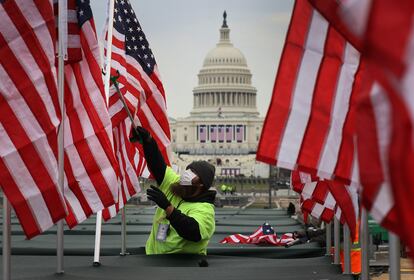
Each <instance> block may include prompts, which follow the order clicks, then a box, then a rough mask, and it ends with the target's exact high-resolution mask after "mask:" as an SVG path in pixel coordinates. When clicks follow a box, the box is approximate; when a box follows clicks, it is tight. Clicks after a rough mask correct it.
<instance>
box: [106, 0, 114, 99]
mask: <svg viewBox="0 0 414 280" xmlns="http://www.w3.org/2000/svg"><path fill="white" fill-rule="evenodd" d="M114 7H115V0H109V1H108V37H107V39H106V40H107V41H106V42H107V43H106V57H105V73H107V74H108V75H105V76H104V86H105V88H104V89H105V97H106V104H109V86H110V80H109V79H110V77H111V75H110V73H111V56H112V31H113V27H114Z"/></svg>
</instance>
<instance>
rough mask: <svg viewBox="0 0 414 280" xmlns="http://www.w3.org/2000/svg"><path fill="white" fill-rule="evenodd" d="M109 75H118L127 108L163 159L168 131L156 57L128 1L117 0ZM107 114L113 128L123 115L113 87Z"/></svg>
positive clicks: (123, 117)
mask: <svg viewBox="0 0 414 280" xmlns="http://www.w3.org/2000/svg"><path fill="white" fill-rule="evenodd" d="M111 57H112V61H111V75H116V71H117V70H118V71H119V73H120V75H121V76H120V78H119V80H118V81H119V83H120V89H121V92H122V94H123V95H124V97H125V99H126V102H127V104H128V107H129V109H130V110H131V112H132V113H134V114H135V115H136V116H137V117H138V122H139V123H140V124H141V126H143V127H144V128H146V129H148V130H149V131H150V132H151V134H152V135H153V137H154V138H155V140H156V141H157V143H158V145H159V146H160V148H161V150H162V151H163V153H164V156H166V155H167V154H166V149H167V147H168V146H169V145H170V128H169V124H168V117H167V111H166V103H165V93H164V88H163V86H162V83H161V80H160V76H159V72H158V67H157V64H156V61H155V57H154V55H153V53H152V51H151V48H150V46H149V43H148V41H147V39H146V36H145V34H144V32H143V30H142V28H141V25H140V24H139V22H138V19H137V17H136V15H135V12H134V10H133V9H132V7H131V4H130V2H129V1H128V0H116V1H115V8H114V17H113V38H112V56H111ZM109 111H110V114H111V117H112V122H113V124H114V126H116V125H117V124H118V123H119V122H121V121H124V120H125V118H126V112H125V110H124V109H123V105H122V103H121V101H120V99H119V97H118V95H117V94H116V92H115V89H114V88H112V90H111V93H110V96H109Z"/></svg>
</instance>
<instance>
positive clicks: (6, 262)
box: [2, 193, 11, 280]
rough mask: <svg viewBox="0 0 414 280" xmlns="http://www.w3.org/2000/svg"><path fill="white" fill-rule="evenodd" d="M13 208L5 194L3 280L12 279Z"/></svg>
mask: <svg viewBox="0 0 414 280" xmlns="http://www.w3.org/2000/svg"><path fill="white" fill-rule="evenodd" d="M10 215H11V207H10V204H9V201H8V200H7V197H6V195H5V194H4V193H3V241H2V243H3V244H2V245H3V279H4V280H10V279H11V256H10V255H11V220H10Z"/></svg>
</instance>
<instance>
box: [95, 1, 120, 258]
mask: <svg viewBox="0 0 414 280" xmlns="http://www.w3.org/2000/svg"><path fill="white" fill-rule="evenodd" d="M114 6H115V1H114V0H109V1H108V37H107V45H106V57H105V73H108V75H105V76H104V90H105V98H106V105H107V106H108V105H109V83H110V80H109V78H110V73H111V54H112V29H113V24H114ZM101 233H102V211H98V213H96V227H95V251H94V256H93V266H100V264H101V263H100V261H99V258H100V254H101Z"/></svg>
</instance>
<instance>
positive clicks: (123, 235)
mask: <svg viewBox="0 0 414 280" xmlns="http://www.w3.org/2000/svg"><path fill="white" fill-rule="evenodd" d="M125 207H126V205H124V207H122V210H121V212H122V223H121V254H120V255H121V256H126V255H128V253H127V251H126V210H125Z"/></svg>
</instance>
